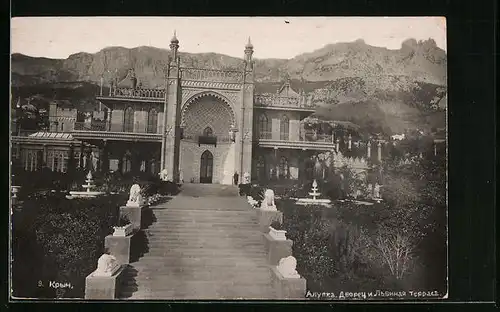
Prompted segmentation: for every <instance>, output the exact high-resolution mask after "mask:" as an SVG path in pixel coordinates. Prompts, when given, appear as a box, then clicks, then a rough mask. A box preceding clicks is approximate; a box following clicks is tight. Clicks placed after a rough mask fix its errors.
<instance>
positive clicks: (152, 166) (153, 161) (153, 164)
mask: <svg viewBox="0 0 500 312" xmlns="http://www.w3.org/2000/svg"><path fill="white" fill-rule="evenodd" d="M149 169H150V170H151V174H153V175H156V174H158V172H157V164H156V159H151V160H150V162H149Z"/></svg>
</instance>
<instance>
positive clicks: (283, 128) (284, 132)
mask: <svg viewBox="0 0 500 312" xmlns="http://www.w3.org/2000/svg"><path fill="white" fill-rule="evenodd" d="M289 127H290V120H289V119H288V117H287V116H283V117H282V118H281V121H280V140H285V141H288V138H289V133H290V132H289Z"/></svg>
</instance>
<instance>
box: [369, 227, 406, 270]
mask: <svg viewBox="0 0 500 312" xmlns="http://www.w3.org/2000/svg"><path fill="white" fill-rule="evenodd" d="M374 247H375V248H374V249H375V250H376V252H377V254H378V255H379V256H380V258H381V262H382V263H383V264H384V265H385V266H386V267H388V268H389V272H390V273H391V275H392V276H393V277H395V278H396V279H398V280H400V279H402V278H403V277H404V276H405V274H407V273H408V272H409V270H410V269H411V267H412V264H413V261H414V250H415V244H414V242H413V240H412V238H411V237H410V236H409V235H407V234H405V233H402V232H401V231H397V230H396V231H395V230H394V229H391V228H381V229H380V230H379V231H378V232H377V234H376V238H375V242H374Z"/></svg>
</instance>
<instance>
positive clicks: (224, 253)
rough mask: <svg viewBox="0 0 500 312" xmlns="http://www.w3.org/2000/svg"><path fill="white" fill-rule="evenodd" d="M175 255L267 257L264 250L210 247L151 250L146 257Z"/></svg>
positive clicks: (235, 257)
mask: <svg viewBox="0 0 500 312" xmlns="http://www.w3.org/2000/svg"><path fill="white" fill-rule="evenodd" d="M156 256H158V257H174V256H178V257H180V258H182V259H186V258H193V259H195V258H198V259H201V258H203V259H209V258H210V259H222V258H224V259H249V260H259V259H262V258H264V259H265V257H266V253H265V252H264V251H260V252H258V251H253V250H252V251H244V252H238V251H234V250H217V251H216V252H214V251H212V250H209V249H194V250H193V249H182V250H179V249H175V248H173V249H171V250H150V251H149V252H148V253H147V254H146V255H145V256H144V257H145V258H149V257H156Z"/></svg>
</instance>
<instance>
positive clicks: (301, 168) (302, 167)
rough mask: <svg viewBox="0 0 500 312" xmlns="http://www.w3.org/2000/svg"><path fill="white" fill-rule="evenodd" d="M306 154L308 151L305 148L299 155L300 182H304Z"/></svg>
mask: <svg viewBox="0 0 500 312" xmlns="http://www.w3.org/2000/svg"><path fill="white" fill-rule="evenodd" d="M305 152H306V149H305V148H303V149H302V151H301V152H300V153H299V176H298V180H299V181H303V180H304V153H305Z"/></svg>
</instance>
